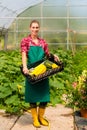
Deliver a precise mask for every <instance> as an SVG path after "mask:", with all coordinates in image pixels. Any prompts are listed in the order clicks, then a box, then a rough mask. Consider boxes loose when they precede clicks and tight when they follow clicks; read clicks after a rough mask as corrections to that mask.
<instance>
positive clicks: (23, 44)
mask: <svg viewBox="0 0 87 130" xmlns="http://www.w3.org/2000/svg"><path fill="white" fill-rule="evenodd" d="M20 47H21V52H26V53H27V42H26V38H24V39H22V41H21V44H20Z"/></svg>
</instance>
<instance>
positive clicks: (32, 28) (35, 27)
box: [30, 22, 40, 37]
mask: <svg viewBox="0 0 87 130" xmlns="http://www.w3.org/2000/svg"><path fill="white" fill-rule="evenodd" d="M39 29H40V26H39V24H38V23H37V22H32V23H31V24H30V31H31V35H32V36H33V37H36V36H37V35H38V32H39Z"/></svg>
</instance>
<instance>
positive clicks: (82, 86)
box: [67, 70, 87, 109]
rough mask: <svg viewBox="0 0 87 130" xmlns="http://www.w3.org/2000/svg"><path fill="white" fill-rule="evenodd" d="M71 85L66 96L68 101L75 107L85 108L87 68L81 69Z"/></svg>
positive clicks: (86, 106)
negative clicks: (80, 72) (69, 91)
mask: <svg viewBox="0 0 87 130" xmlns="http://www.w3.org/2000/svg"><path fill="white" fill-rule="evenodd" d="M69 85H70V84H69ZM71 87H72V89H71V90H72V91H71V93H69V94H68V96H67V99H68V103H69V104H72V105H74V106H75V107H77V108H83V109H84V108H86V109H87V70H83V71H82V74H81V75H80V76H78V78H77V79H76V80H75V81H74V82H73V84H72V86H71Z"/></svg>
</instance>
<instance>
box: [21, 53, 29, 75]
mask: <svg viewBox="0 0 87 130" xmlns="http://www.w3.org/2000/svg"><path fill="white" fill-rule="evenodd" d="M22 64H23V72H24V74H28V72H29V70H28V68H27V57H26V52H22Z"/></svg>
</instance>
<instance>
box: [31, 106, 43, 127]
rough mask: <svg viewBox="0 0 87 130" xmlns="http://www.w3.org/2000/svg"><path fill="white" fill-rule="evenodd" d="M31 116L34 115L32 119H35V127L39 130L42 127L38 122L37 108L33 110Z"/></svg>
mask: <svg viewBox="0 0 87 130" xmlns="http://www.w3.org/2000/svg"><path fill="white" fill-rule="evenodd" d="M31 114H32V118H33V125H34V126H35V127H37V128H40V127H41V125H40V123H39V121H38V114H37V108H31Z"/></svg>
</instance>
